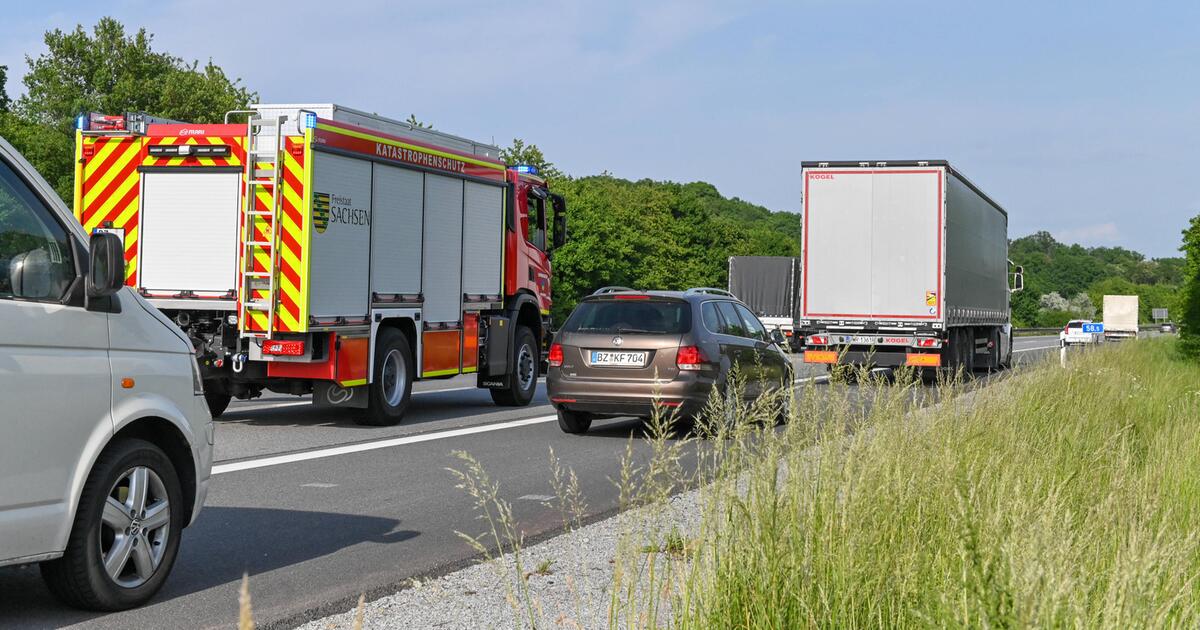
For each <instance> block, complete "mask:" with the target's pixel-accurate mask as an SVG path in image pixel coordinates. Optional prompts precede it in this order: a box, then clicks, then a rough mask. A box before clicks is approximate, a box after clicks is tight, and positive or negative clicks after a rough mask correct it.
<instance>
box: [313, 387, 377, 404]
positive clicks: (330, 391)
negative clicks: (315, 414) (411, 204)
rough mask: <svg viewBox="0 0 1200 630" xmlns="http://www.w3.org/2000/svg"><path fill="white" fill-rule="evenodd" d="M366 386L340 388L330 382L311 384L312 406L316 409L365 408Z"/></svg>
mask: <svg viewBox="0 0 1200 630" xmlns="http://www.w3.org/2000/svg"><path fill="white" fill-rule="evenodd" d="M367 398H368V396H367V386H366V385H363V386H360V387H342V386H341V385H338V384H337V383H334V382H332V381H316V382H314V383H313V404H314V405H316V406H318V407H343V408H351V409H366V408H367Z"/></svg>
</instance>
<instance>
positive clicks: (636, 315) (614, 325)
mask: <svg viewBox="0 0 1200 630" xmlns="http://www.w3.org/2000/svg"><path fill="white" fill-rule="evenodd" d="M691 328H692V308H691V306H690V305H689V304H688V303H687V302H675V301H665V300H662V301H656V300H594V301H590V302H582V303H580V305H579V306H577V307H575V312H573V313H571V316H570V317H568V318H567V323H565V324H563V327H562V329H563V332H584V333H588V332H594V333H622V334H647V335H663V334H669V335H682V334H684V333H686V332H689V331H690V330H691Z"/></svg>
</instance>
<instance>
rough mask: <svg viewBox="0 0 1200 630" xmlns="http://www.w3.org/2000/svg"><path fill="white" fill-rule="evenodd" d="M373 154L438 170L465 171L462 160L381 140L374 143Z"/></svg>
mask: <svg viewBox="0 0 1200 630" xmlns="http://www.w3.org/2000/svg"><path fill="white" fill-rule="evenodd" d="M375 155H377V156H379V157H382V158H387V159H389V160H397V161H399V162H406V163H408V164H416V165H417V166H424V167H426V168H435V169H437V170H439V171H450V172H452V173H465V172H466V171H467V164H466V162H463V161H462V160H456V159H454V158H448V157H442V156H440V155H433V154H430V153H422V152H420V151H413V150H412V149H406V148H404V147H398V146H396V145H393V144H384V143H382V142H376V143H375Z"/></svg>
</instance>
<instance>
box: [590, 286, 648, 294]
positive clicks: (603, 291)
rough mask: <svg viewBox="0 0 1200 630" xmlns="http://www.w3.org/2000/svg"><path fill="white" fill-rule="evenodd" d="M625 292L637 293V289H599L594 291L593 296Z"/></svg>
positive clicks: (617, 287)
mask: <svg viewBox="0 0 1200 630" xmlns="http://www.w3.org/2000/svg"><path fill="white" fill-rule="evenodd" d="M625 291H629V292H635V291H637V289H630V288H629V287H619V286H611V287H600V288H599V289H596V290H595V291H592V295H604V294H605V293H622V292H625Z"/></svg>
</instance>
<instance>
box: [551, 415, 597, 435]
mask: <svg viewBox="0 0 1200 630" xmlns="http://www.w3.org/2000/svg"><path fill="white" fill-rule="evenodd" d="M590 426H592V416H591V415H589V414H586V413H583V412H581V411H567V410H566V409H559V410H558V428H560V429H562V430H563V433H572V434H576V435H577V434H580V433H587V430H588V427H590Z"/></svg>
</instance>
